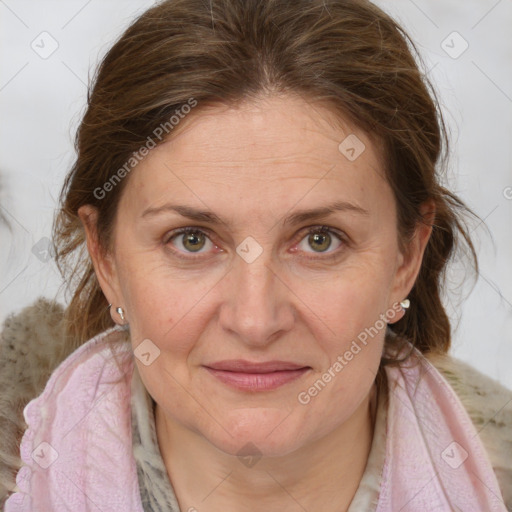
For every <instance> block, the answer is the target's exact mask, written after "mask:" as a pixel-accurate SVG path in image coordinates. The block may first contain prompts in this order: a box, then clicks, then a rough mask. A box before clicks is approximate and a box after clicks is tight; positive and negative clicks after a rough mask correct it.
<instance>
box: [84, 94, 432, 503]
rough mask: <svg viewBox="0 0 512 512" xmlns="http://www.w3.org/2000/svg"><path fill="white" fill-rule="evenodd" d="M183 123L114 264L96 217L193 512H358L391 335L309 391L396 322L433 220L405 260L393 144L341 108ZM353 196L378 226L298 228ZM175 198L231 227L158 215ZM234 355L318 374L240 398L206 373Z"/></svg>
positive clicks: (138, 181) (120, 218) (180, 487)
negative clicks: (295, 220)
mask: <svg viewBox="0 0 512 512" xmlns="http://www.w3.org/2000/svg"><path fill="white" fill-rule="evenodd" d="M338 119H339V118H338ZM182 123H183V125H182V126H181V127H180V131H179V132H178V133H177V134H174V135H175V136H174V137H173V139H171V140H169V141H167V142H166V143H165V144H163V145H161V146H159V147H157V148H155V149H154V150H152V151H151V152H150V154H149V155H148V156H147V157H146V158H145V160H144V161H142V162H141V163H140V164H139V165H138V166H137V168H135V169H134V170H133V171H132V173H131V174H130V177H129V180H128V183H127V184H126V188H125V190H124V192H123V195H122V198H121V202H120V205H119V210H118V215H117V217H116V223H115V229H114V239H113V251H112V252H110V253H107V254H104V253H103V252H102V251H100V250H99V247H98V243H97V238H96V234H95V222H96V212H95V210H94V208H92V207H91V206H84V207H82V208H81V209H80V211H79V215H80V217H81V219H82V222H83V225H84V228H85V230H86V235H87V243H88V249H89V253H90V255H91V257H92V259H93V262H94V266H95V270H96V274H97V276H98V279H99V282H100V285H101V287H102V290H103V292H104V294H105V295H106V297H107V299H108V301H109V302H111V303H112V304H113V305H114V307H112V308H111V309H112V312H111V313H112V317H113V319H114V321H116V322H117V323H123V322H122V321H121V320H120V318H119V316H118V315H117V314H116V313H115V307H117V306H121V307H123V309H124V311H125V317H126V320H125V321H126V322H128V323H129V325H130V333H131V339H132V344H133V348H134V349H135V348H136V347H137V346H138V345H139V344H140V343H141V342H142V340H145V339H150V340H151V342H152V343H153V344H154V345H156V346H157V347H158V349H159V350H160V355H159V356H158V357H157V358H156V359H155V360H154V361H153V362H152V363H151V364H150V365H149V366H145V365H143V364H142V363H141V362H140V361H139V360H138V359H136V360H135V361H136V365H137V370H138V371H139V373H140V376H141V378H142V380H143V382H144V384H145V386H146V388H147V390H148V392H149V393H150V394H151V395H152V397H153V398H154V400H155V401H156V404H157V407H156V428H157V435H158V441H159V445H160V450H161V453H162V457H163V459H164V462H165V465H166V468H167V471H168V474H169V477H170V480H171V482H172V484H173V487H174V490H175V492H176V495H177V498H178V501H179V503H180V507H181V509H182V510H193V509H192V507H194V509H196V510H197V511H198V512H203V511H225V510H237V511H247V512H249V511H256V510H258V511H259V510H283V511H299V510H304V509H305V510H322V511H327V512H329V511H333V512H334V511H336V512H339V511H341V510H346V509H347V508H348V506H349V504H350V502H351V500H352V498H353V496H354V493H355V491H356V489H357V487H358V485H359V482H360V479H361V476H362V474H363V472H364V468H365V465H366V461H367V458H368V454H369V451H370V446H371V441H372V435H373V427H372V415H371V409H370V403H371V399H372V397H373V396H374V393H375V385H374V378H375V375H376V373H377V370H378V366H379V361H380V357H381V353H382V349H383V343H384V331H385V329H381V330H380V331H379V334H378V335H377V336H375V337H373V338H372V339H371V341H370V342H369V343H368V344H367V345H366V346H364V347H363V349H362V350H361V351H360V352H359V353H358V354H357V355H355V356H354V358H353V359H352V360H351V361H350V362H348V364H347V365H346V366H345V367H344V368H343V370H342V371H341V372H339V373H338V374H336V377H335V378H333V379H332V380H331V382H329V383H328V384H327V385H326V386H325V388H324V389H323V390H322V391H321V392H320V393H318V394H317V396H315V397H314V398H312V399H311V401H310V402H309V403H308V404H306V405H304V404H301V403H300V402H299V401H298V399H297V396H298V394H299V393H300V392H302V391H305V390H306V391H307V390H308V388H310V387H311V386H312V384H313V383H314V382H315V381H317V380H318V379H319V378H321V376H322V374H323V373H324V372H325V371H327V370H328V368H329V367H331V366H332V365H333V363H334V362H335V361H336V359H337V357H338V356H340V355H343V354H344V353H345V352H346V350H348V349H349V347H350V344H351V342H352V340H354V339H356V338H357V336H358V334H359V333H361V332H362V331H364V329H365V328H366V327H370V326H373V325H374V324H375V323H376V321H377V320H378V319H379V315H381V314H383V313H385V312H386V311H389V310H391V309H393V305H395V308H394V309H393V311H396V310H397V309H396V303H397V302H399V301H400V300H402V299H404V298H405V297H407V294H408V293H409V291H410V290H411V288H412V286H413V284H414V281H415V279H416V276H417V274H418V271H419V268H420V265H421V259H422V255H423V252H424V249H425V246H426V243H427V241H428V238H429V236H430V231H431V228H430V227H429V226H427V225H426V224H421V225H418V228H417V230H416V233H415V236H414V237H413V238H412V241H411V242H410V244H409V245H408V247H407V249H406V252H404V253H402V252H401V251H400V248H399V244H398V231H397V226H396V207H395V201H394V197H393V193H392V191H391V189H390V187H389V185H388V184H387V182H386V180H385V179H384V172H383V163H382V159H381V155H380V151H379V148H378V146H377V145H376V144H375V143H374V142H373V141H372V140H370V138H369V137H368V136H367V135H366V134H365V133H364V132H362V131H360V130H359V129H357V128H356V127H354V126H351V125H350V123H348V122H343V123H339V122H338V123H337V122H335V118H334V117H333V115H332V113H331V112H329V110H327V108H326V107H325V106H322V105H320V104H314V103H311V102H307V101H306V100H305V99H303V98H301V97H296V96H291V95H288V96H268V97H266V98H260V99H258V100H251V101H250V102H246V103H243V104H242V105H239V106H238V107H237V108H228V107H226V106H217V107H215V108H210V109H206V110H205V109H203V110H202V111H199V110H198V113H194V116H192V115H190V116H189V118H188V119H186V120H185V121H183V122H182ZM349 134H356V135H357V137H359V139H360V140H362V141H363V142H364V144H365V146H366V149H365V151H364V152H363V153H362V154H361V155H360V156H359V157H358V158H357V159H356V160H355V161H353V162H351V161H349V160H348V159H347V158H346V157H345V156H344V155H343V154H341V153H340V151H339V150H338V145H339V144H340V142H341V141H343V140H344V139H345V137H347V135H349ZM336 201H343V202H346V203H350V204H351V205H355V206H357V207H358V208H361V209H364V210H365V212H366V213H361V212H359V211H355V210H354V209H346V210H342V211H337V212H335V213H333V214H330V215H328V216H325V217H323V218H319V219H309V220H308V219H305V220H303V221H302V222H300V223H299V224H293V225H292V224H285V223H283V220H284V219H285V217H287V216H289V215H290V214H292V213H296V212H297V211H299V210H303V209H312V208H318V207H323V206H325V205H327V204H331V203H334V202H336ZM167 203H173V204H176V203H179V204H182V205H188V206H191V207H195V208H199V209H202V210H208V211H211V212H214V213H215V214H216V215H217V216H218V217H220V218H221V219H222V221H223V222H222V223H221V224H218V225H215V224H212V223H211V222H209V221H197V220H190V219H187V218H185V217H183V216H181V215H179V214H178V213H176V212H172V211H162V212H160V213H154V214H147V215H145V216H143V213H144V212H145V211H146V210H147V209H157V208H160V207H162V206H163V205H165V204H167ZM185 226H191V227H195V228H201V229H202V230H203V231H204V232H205V233H206V235H207V236H206V237H205V238H201V234H200V233H199V234H196V235H198V236H199V244H198V245H197V240H198V239H197V238H196V239H195V242H196V246H194V245H193V244H192V245H191V244H187V243H186V235H185V240H184V236H183V235H178V236H174V237H173V233H172V232H173V230H176V229H178V228H181V227H185ZM315 226H317V227H321V226H327V227H328V228H329V229H331V231H330V233H329V232H328V233H329V234H330V237H329V234H328V235H327V239H321V240H320V242H317V243H315V241H314V240H313V241H311V238H310V237H309V234H308V232H307V228H309V227H315ZM337 234H340V235H341V239H338V238H337ZM248 236H251V237H253V238H254V239H255V240H256V241H257V243H258V244H259V246H260V247H261V249H262V251H263V252H262V253H261V255H260V256H259V257H258V258H256V259H255V261H253V262H252V263H247V262H246V261H245V260H244V259H242V258H241V257H240V256H239V255H238V254H237V252H236V248H237V246H239V244H240V243H241V242H242V241H243V240H244V239H245V238H246V237H248ZM325 240H327V242H325ZM184 241H185V243H184ZM329 241H330V242H331V245H330V246H329V243H328V242H329ZM191 247H192V250H191ZM194 247H196V248H199V252H194V251H193V248H194ZM180 256H181V257H180ZM403 314H404V311H400V312H399V313H397V314H395V315H394V318H392V319H390V323H391V322H393V321H397V320H399V319H400V318H401V316H402V315H403ZM224 359H247V360H250V361H268V360H276V359H277V360H286V361H292V362H295V363H299V364H301V366H309V367H310V370H309V371H308V373H306V374H305V375H304V376H302V377H300V378H299V379H298V380H295V381H293V382H290V383H287V384H285V385H283V386H281V387H280V388H278V389H275V390H270V391H263V392H261V391H260V392H248V391H240V390H236V389H233V388H230V387H228V386H227V385H225V384H223V383H221V382H219V381H218V380H217V379H216V378H215V377H213V376H211V375H210V374H209V372H208V371H206V370H205V368H204V365H207V364H209V363H210V364H211V363H213V362H215V361H219V360H224ZM247 443H251V444H250V446H251V447H253V449H254V450H255V453H258V454H261V458H260V459H259V460H258V462H257V463H256V464H255V465H253V466H252V467H247V466H246V465H245V464H243V463H242V462H241V460H240V458H239V457H238V456H237V453H238V452H239V450H240V449H241V448H242V447H244V446H246V445H247ZM254 447H256V448H254ZM246 449H247V446H246Z"/></svg>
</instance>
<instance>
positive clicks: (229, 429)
mask: <svg viewBox="0 0 512 512" xmlns="http://www.w3.org/2000/svg"><path fill="white" fill-rule="evenodd" d="M247 411H250V412H249V413H248V412H247ZM288 414H289V412H287V411H286V410H285V409H271V410H268V409H263V410H262V409H261V408H257V409H249V410H247V409H245V410H243V413H242V414H241V415H240V416H238V417H233V416H232V415H231V417H230V418H228V417H227V416H226V417H225V418H226V419H225V420H224V421H223V422H222V426H223V427H224V428H225V430H224V428H220V427H219V428H220V430H216V433H215V434H214V435H213V436H212V438H210V439H209V441H210V442H211V443H212V444H214V445H215V446H216V447H217V448H218V449H219V450H221V451H223V452H224V453H227V454H229V455H236V456H238V457H245V456H249V457H251V456H253V457H261V456H265V457H280V456H284V455H287V454H289V453H290V452H293V451H295V450H297V449H298V448H300V447H301V446H302V444H303V438H304V430H305V429H304V426H301V425H297V424H292V421H293V419H292V416H293V415H290V416H288ZM287 416H288V417H287ZM226 420H227V421H226ZM229 434H231V435H229Z"/></svg>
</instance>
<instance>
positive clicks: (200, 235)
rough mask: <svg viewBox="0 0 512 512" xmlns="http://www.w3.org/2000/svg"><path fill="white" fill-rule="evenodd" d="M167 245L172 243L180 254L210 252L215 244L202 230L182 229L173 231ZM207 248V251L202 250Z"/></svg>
mask: <svg viewBox="0 0 512 512" xmlns="http://www.w3.org/2000/svg"><path fill="white" fill-rule="evenodd" d="M165 243H166V244H168V243H171V244H172V245H174V247H176V248H177V249H178V250H179V251H180V252H185V253H187V252H188V253H199V252H208V251H209V250H211V249H212V248H213V247H215V244H214V243H213V242H212V241H211V240H210V239H209V238H208V235H207V234H206V233H205V232H204V231H202V230H201V229H198V228H194V227H186V228H181V229H178V230H176V231H173V232H172V233H171V235H170V236H169V237H167V239H166V242H165ZM204 248H206V251H202V249H204Z"/></svg>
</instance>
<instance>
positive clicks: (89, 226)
mask: <svg viewBox="0 0 512 512" xmlns="http://www.w3.org/2000/svg"><path fill="white" fill-rule="evenodd" d="M78 216H79V218H80V220H81V222H82V226H83V228H84V231H85V237H86V242H87V250H88V252H89V256H90V258H91V260H92V264H93V266H94V272H95V274H96V278H97V279H98V282H99V284H100V287H101V290H102V291H103V294H104V295H105V297H106V299H107V301H108V303H109V304H112V307H111V308H110V315H111V317H112V320H113V321H114V322H115V323H120V322H119V316H118V315H117V313H116V312H115V310H116V307H118V306H120V305H121V304H123V298H122V294H121V290H120V286H119V279H118V277H117V272H116V266H115V262H114V258H113V257H112V255H111V254H109V253H108V252H107V251H106V250H104V249H103V248H102V247H101V246H100V243H99V239H98V232H97V220H98V210H97V209H96V208H95V207H94V206H91V205H84V206H81V207H80V208H79V209H78Z"/></svg>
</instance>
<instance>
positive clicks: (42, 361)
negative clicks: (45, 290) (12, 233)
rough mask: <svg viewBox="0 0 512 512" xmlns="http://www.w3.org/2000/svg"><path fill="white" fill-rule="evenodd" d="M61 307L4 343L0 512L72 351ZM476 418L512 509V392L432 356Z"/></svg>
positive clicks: (22, 316) (13, 320)
mask: <svg viewBox="0 0 512 512" xmlns="http://www.w3.org/2000/svg"><path fill="white" fill-rule="evenodd" d="M63 322H64V319H63V308H62V306H61V305H59V304H57V303H54V302H50V301H48V300H46V299H42V298H40V299H38V300H37V301H36V302H35V303H34V304H33V305H32V306H29V307H27V308H25V309H24V310H23V311H22V312H21V313H19V314H17V315H11V316H10V317H9V318H8V319H7V320H6V322H5V324H4V328H3V331H2V334H1V338H0V389H1V390H2V394H1V397H0V431H1V432H2V436H0V507H2V506H3V503H4V501H5V499H6V495H7V493H8V492H9V491H12V490H13V489H14V486H15V476H16V472H17V471H18V469H19V467H20V465H21V459H20V457H19V443H20V441H21V437H22V435H23V432H24V431H25V428H26V424H25V420H24V418H23V409H24V407H25V405H26V404H27V403H28V402H29V401H30V400H31V399H32V398H34V397H36V396H38V395H39V394H40V393H41V392H42V391H43V389H44V386H45V384H46V381H47V380H48V378H49V376H50V375H51V373H52V371H53V370H54V369H55V368H56V367H57V365H58V364H59V363H60V362H61V361H62V360H64V359H65V358H66V357H67V356H68V355H69V354H70V353H71V352H72V351H73V349H74V348H73V347H66V346H65V344H64V335H63V331H64V323H63ZM427 357H428V359H429V361H430V362H431V363H432V364H433V365H434V366H435V367H436V368H437V369H438V370H439V371H440V372H441V373H442V374H443V375H444V377H445V378H446V379H447V380H448V382H449V383H450V385H451V386H452V388H453V389H454V390H455V392H456V393H457V395H458V396H459V398H460V400H461V402H462V404H463V405H464V406H465V408H466V410H467V412H468V414H469V416H470V418H471V419H472V421H473V423H474V425H475V427H476V430H477V431H478V432H479V435H480V438H481V440H482V442H483V444H484V446H485V448H486V449H487V453H488V454H489V458H490V460H491V463H492V465H493V468H494V471H495V472H496V476H497V478H498V481H499V484H500V487H501V490H502V494H503V497H504V501H505V506H506V507H507V508H509V509H510V510H512V391H510V390H508V389H507V388H505V387H503V386H501V385H500V384H499V383H498V382H496V381H494V380H492V379H490V378H489V377H487V376H485V375H483V374H482V373H480V372H478V371H477V370H476V369H474V368H473V367H471V366H470V365H468V364H466V363H464V362H462V361H460V360H458V359H456V358H454V357H451V356H449V355H445V356H439V355H436V356H434V355H428V356H427Z"/></svg>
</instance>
